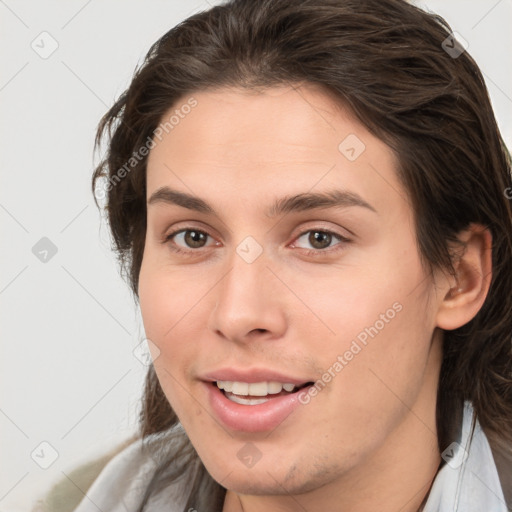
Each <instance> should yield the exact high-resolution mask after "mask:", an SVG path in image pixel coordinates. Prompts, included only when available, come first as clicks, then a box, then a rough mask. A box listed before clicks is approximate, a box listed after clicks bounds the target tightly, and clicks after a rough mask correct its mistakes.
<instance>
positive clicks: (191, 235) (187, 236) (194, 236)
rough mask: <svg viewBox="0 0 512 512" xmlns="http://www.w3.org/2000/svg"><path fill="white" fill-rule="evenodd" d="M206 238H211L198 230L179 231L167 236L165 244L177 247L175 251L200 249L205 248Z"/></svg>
mask: <svg viewBox="0 0 512 512" xmlns="http://www.w3.org/2000/svg"><path fill="white" fill-rule="evenodd" d="M208 238H211V237H210V235H209V234H208V233H205V232H204V231H200V230H198V229H181V230H179V231H175V232H174V233H171V234H169V235H168V236H167V237H166V239H165V240H166V242H173V243H174V244H175V245H176V246H177V247H175V248H174V249H175V250H178V251H179V250H181V248H183V249H185V250H186V249H201V248H203V247H206V246H207V245H206V244H207V241H208Z"/></svg>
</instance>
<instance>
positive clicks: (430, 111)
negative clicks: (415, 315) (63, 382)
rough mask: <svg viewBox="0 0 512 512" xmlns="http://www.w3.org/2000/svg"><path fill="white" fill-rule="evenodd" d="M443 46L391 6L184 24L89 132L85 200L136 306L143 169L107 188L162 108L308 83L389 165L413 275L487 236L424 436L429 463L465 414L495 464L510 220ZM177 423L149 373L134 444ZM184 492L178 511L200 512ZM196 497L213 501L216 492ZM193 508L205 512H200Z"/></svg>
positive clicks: (510, 389)
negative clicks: (415, 257)
mask: <svg viewBox="0 0 512 512" xmlns="http://www.w3.org/2000/svg"><path fill="white" fill-rule="evenodd" d="M450 33H451V29H450V27H449V26H448V24H447V23H446V22H445V21H444V20H443V19H442V18H441V17H439V16H436V15H434V14H428V13H426V12H424V11H422V10H420V9H419V8H417V7H414V6H412V5H410V4H408V3H407V2H406V1H404V0H232V1H229V2H226V3H225V4H224V5H221V6H216V7H213V8H212V9H210V10H208V11H205V12H201V13H198V14H195V15H193V16H191V17H190V18H188V19H187V20H185V21H183V22H182V23H180V24H179V25H178V26H176V27H175V28H173V29H172V30H170V31H169V32H168V33H167V34H165V35H164V36H163V37H162V38H161V39H160V40H158V41H157V42H156V43H155V44H154V45H153V46H152V47H151V49H150V50H149V52H148V54H147V56H146V59H145V61H144V62H143V64H142V65H141V67H140V68H139V69H138V70H137V72H136V74H135V76H134V78H133V81H132V82H131V85H130V86H129V88H128V89H127V90H126V91H125V92H124V93H123V94H122V95H121V97H120V98H119V99H118V101H117V102H116V103H115V104H114V105H113V107H112V108H111V109H110V110H109V111H108V112H107V113H106V115H105V116H104V117H103V119H102V120H101V123H100V125H99V128H98V133H97V138H96V144H97V146H99V145H100V142H101V140H102V138H103V137H104V136H105V135H106V136H107V139H108V146H107V152H106V155H105V158H104V160H103V161H102V162H101V163H100V165H99V166H98V167H97V169H96V170H95V173H94V180H93V188H96V187H97V186H98V184H99V183H100V182H101V180H100V178H105V179H108V180H109V181H110V185H109V186H107V190H108V196H107V200H106V211H107V216H108V221H109V224H110V229H111V233H112V236H113V241H114V244H115V249H116V251H117V253H118V255H119V258H120V261H121V264H122V268H123V270H124V272H125V273H126V275H127V276H128V279H129V281H130V284H131V287H132V290H133V292H134V294H135V296H137V284H138V276H139V271H140V267H141V262H142V255H143V251H144V238H145V230H146V204H145V201H146V197H145V196H146V188H145V171H146V160H147V158H146V157H144V158H137V161H133V162H132V163H133V166H132V167H133V168H131V169H130V170H129V172H128V173H126V174H127V175H126V177H124V178H123V179H121V180H119V179H117V180H116V183H115V184H113V181H112V179H113V177H114V176H115V175H116V173H118V171H119V169H120V168H122V167H123V166H125V165H126V162H128V161H130V159H131V158H132V157H133V156H134V154H135V153H136V152H137V151H138V148H140V147H141V146H143V145H144V144H146V142H147V141H148V140H151V138H152V137H154V131H155V129H156V128H157V126H158V124H159V123H160V122H161V120H162V117H163V116H164V114H165V113H166V112H167V111H168V110H169V109H170V107H172V106H174V105H177V104H178V102H179V101H181V100H183V98H186V97H187V95H190V94H192V93H193V92H194V91H200V90H205V89H212V88H221V87H238V88H240V87H241V88H247V89H258V88H266V87H272V86H274V85H282V84H297V83H302V82H310V83H315V84H319V85H320V86H322V87H323V88H324V89H325V90H326V91H327V92H329V93H330V94H333V95H334V96H335V97H336V98H338V99H339V101H340V102H341V103H343V104H344V105H347V106H348V107H349V108H350V109H351V110H352V111H353V112H354V113H355V115H356V116H357V117H358V118H359V120H360V121H361V122H362V123H364V125H365V126H366V127H367V128H368V129H369V130H370V131H371V132H372V133H374V134H375V135H376V136H377V137H379V138H380V139H381V140H382V141H384V142H385V143H386V144H388V145H389V146H390V147H391V148H392V149H393V150H394V152H395V153H396V156H397V159H398V162H399V169H398V170H397V172H398V176H399V178H400V179H401V181H402V183H403V184H404V187H405V189H406V190H407V192H408V196H409V198H410V201H411V204H412V207H413V209H414V213H415V222H416V231H417V243H418V247H419V251H420V254H421V255H422V257H423V259H424V261H425V263H426V265H428V266H430V267H431V268H434V267H441V268H446V269H449V270H451V271H453V269H452V266H451V265H452V255H451V253H450V250H449V247H450V245H451V243H452V242H455V241H456V237H457V234H458V233H459V232H460V231H461V230H463V229H465V228H467V227H468V226H469V224H470V223H479V224H482V225H484V226H486V227H488V228H489V230H490V231H491V233H492V237H493V242H492V251H493V259H492V262H493V276H492V282H491V286H490V291H489V294H488V297H487V299H486V301H485V303H484V305H483V307H482V308H481V310H480V311H479V313H478V314H477V316H476V317H475V318H474V319H473V320H472V321H471V322H469V323H468V324H466V325H464V326H463V327H461V328H459V329H456V330H454V331H446V332H444V348H443V350H444V359H443V363H442V368H441V377H440V384H439V393H438V403H437V425H438V433H439V449H440V451H442V450H444V448H446V447H447V446H448V445H449V444H450V442H451V441H452V440H453V432H454V428H456V427H455V426H454V425H455V424H456V419H457V418H458V415H457V414H456V412H458V413H460V411H461V409H462V404H463V402H464V400H470V401H471V402H472V403H473V406H474V410H475V412H476V414H477V416H478V419H479V421H480V423H481V425H482V427H483V428H484V431H485V432H486V434H487V436H488V438H489V441H490V444H491V446H492V447H493V449H494V450H497V451H499V452H500V453H501V454H503V453H505V452H506V450H507V448H506V446H510V445H511V444H512V353H511V333H512V267H511V262H512V213H511V204H510V202H509V201H508V200H507V198H506V193H505V191H506V190H512V188H510V187H512V184H511V174H510V173H511V171H510V168H511V162H510V155H509V153H508V152H507V150H506V148H505V145H504V143H503V140H502V138H501V136H500V133H499V130H498V127H497V125H496V121H495V118H494V115H493V111H492V107H491V104H490V100H489V96H488V93H487V89H486V87H485V83H484V80H483V78H482V74H481V73H480V71H479V69H478V67H477V65H476V63H475V62H474V61H473V59H472V58H471V57H470V55H469V54H468V53H467V52H463V53H462V54H461V55H460V56H458V57H456V58H455V55H453V54H452V55H450V54H449V53H448V52H447V51H445V49H444V48H443V46H442V43H443V41H445V40H446V38H447V37H449V35H450ZM451 46H453V44H451ZM183 101H184V100H183ZM117 177H119V174H117ZM177 422H178V419H177V417H176V415H175V413H174V412H173V411H172V409H171V407H170V405H169V403H168V402H167V400H166V398H165V396H164V394H163V392H162V389H161V387H160V385H159V383H158V380H157V377H156V374H155V372H154V370H153V368H150V369H149V371H148V374H147V381H146V390H145V396H144V401H143V408H142V412H141V431H142V435H143V436H148V435H149V434H152V433H157V432H162V431H164V430H166V429H169V428H170V427H171V426H172V425H174V424H175V423H177ZM184 442H185V443H186V441H184ZM508 450H509V452H508V453H509V454H510V448H508ZM192 457H195V459H194V460H196V461H197V454H195V453H194V454H192V455H191V459H190V460H192ZM203 470H204V468H203ZM164 473H165V469H164V468H163V467H162V474H161V475H160V476H162V475H163V474H164ZM203 477H204V478H207V474H206V472H203V474H202V476H201V478H203ZM158 478H159V476H158V475H155V482H156V481H157V480H158ZM161 480H162V479H161ZM199 481H200V480H199V477H198V480H197V482H199ZM201 481H203V480H201ZM199 487H200V486H199V484H198V485H197V486H196V491H194V493H195V494H194V493H193V494H194V496H193V497H191V499H190V502H189V503H190V504H192V503H193V506H195V507H197V508H199V509H201V503H202V502H201V499H202V498H201V496H202V495H201V492H200V490H198V489H199ZM211 489H212V490H211V493H217V496H218V497H222V492H223V489H222V488H221V487H220V486H219V485H217V487H215V485H212V486H211ZM215 489H216V490H215ZM150 493H151V490H148V496H149V494H150ZM205 499H206V501H203V503H205V504H206V505H205V508H204V509H211V503H212V502H211V501H208V499H207V498H205ZM219 499H220V498H219ZM190 506H192V505H190ZM142 508H143V507H142ZM142 508H141V510H142Z"/></svg>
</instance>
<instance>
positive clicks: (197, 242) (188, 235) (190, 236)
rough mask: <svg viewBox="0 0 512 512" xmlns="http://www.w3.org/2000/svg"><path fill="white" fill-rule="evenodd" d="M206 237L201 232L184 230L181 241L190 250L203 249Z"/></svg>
mask: <svg viewBox="0 0 512 512" xmlns="http://www.w3.org/2000/svg"><path fill="white" fill-rule="evenodd" d="M207 238H208V235H207V234H206V233H203V232H202V231H193V230H186V231H184V237H183V240H184V242H185V243H186V244H187V246H188V247H190V248H192V249H198V248H200V247H204V245H205V244H206V239H207Z"/></svg>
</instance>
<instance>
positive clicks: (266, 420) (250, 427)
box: [202, 368, 314, 432]
mask: <svg viewBox="0 0 512 512" xmlns="http://www.w3.org/2000/svg"><path fill="white" fill-rule="evenodd" d="M202 380H203V385H204V387H205V391H206V394H207V395H208V401H209V403H210V407H211V409H212V411H213V413H214V415H215V416H216V418H217V419H218V420H219V421H220V422H221V423H222V424H223V425H225V426H226V427H227V428H228V429H230V430H234V431H241V432H265V431H272V430H274V429H275V428H277V427H278V426H279V425H280V424H281V423H283V421H285V420H286V418H287V417H288V416H290V415H291V414H292V413H293V412H294V411H295V410H296V409H297V408H298V407H299V406H300V405H301V403H300V401H299V394H300V393H302V392H303V391H304V390H307V388H306V387H305V388H302V389H301V390H300V391H296V392H295V393H290V394H286V395H280V396H276V397H275V398H270V399H269V400H268V401H267V402H265V403H263V404H258V405H242V404H237V403H235V402H232V401H231V400H229V399H228V398H227V397H226V396H225V395H224V393H223V392H222V390H220V389H219V388H218V387H217V385H216V381H218V380H227V381H238V382H265V381H266V382H281V383H291V384H295V385H296V386H301V385H304V384H305V383H307V382H313V381H314V380H313V379H310V380H307V379H297V378H295V377H290V376H287V375H283V374H282V373H278V372H274V371H269V370H258V369H253V370H245V371H241V370H236V369H231V368H230V369H227V368H226V369H222V370H217V371H214V372H211V373H209V374H207V375H204V376H203V377H202ZM255 398H256V397H255Z"/></svg>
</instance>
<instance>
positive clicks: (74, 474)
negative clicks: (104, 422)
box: [33, 438, 135, 512]
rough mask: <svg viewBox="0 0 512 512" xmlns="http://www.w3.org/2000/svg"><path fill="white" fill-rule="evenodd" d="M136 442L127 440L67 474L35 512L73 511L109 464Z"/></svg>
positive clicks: (38, 503) (40, 502)
mask: <svg viewBox="0 0 512 512" xmlns="http://www.w3.org/2000/svg"><path fill="white" fill-rule="evenodd" d="M134 441H135V438H130V439H127V440H126V441H124V442H122V443H120V444H119V445H118V446H116V447H115V448H114V449H112V450H111V451H109V452H107V453H105V454H104V455H102V456H101V457H98V458H96V459H93V460H91V461H89V462H87V463H85V464H82V465H80V466H78V467H77V468H75V469H74V470H73V471H71V472H70V473H69V474H66V475H65V476H64V477H63V478H62V479H61V480H60V481H58V482H57V483H56V484H55V485H54V486H53V487H52V488H51V489H50V491H49V492H48V493H47V494H46V495H45V497H44V498H43V499H41V500H39V501H38V502H37V503H36V505H35V508H34V509H33V512H71V511H73V510H74V509H75V508H76V507H77V506H78V504H79V503H80V501H81V500H82V499H83V497H84V494H85V493H87V491H88V490H89V488H90V487H91V485H92V484H93V483H94V481H95V480H96V479H97V477H98V475H99V474H100V473H101V472H102V471H103V469H104V468H105V467H106V466H107V465H108V463H109V462H110V461H111V460H112V459H114V458H115V457H116V456H117V455H118V454H120V453H121V452H123V451H124V450H125V449H126V448H127V447H128V446H130V445H131V444H132V443H133V442H134Z"/></svg>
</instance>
